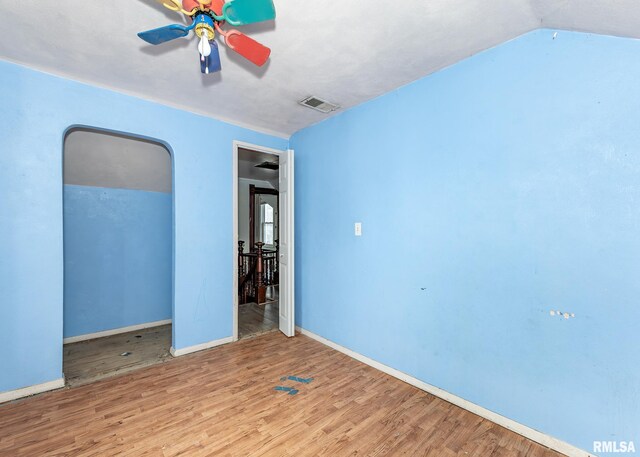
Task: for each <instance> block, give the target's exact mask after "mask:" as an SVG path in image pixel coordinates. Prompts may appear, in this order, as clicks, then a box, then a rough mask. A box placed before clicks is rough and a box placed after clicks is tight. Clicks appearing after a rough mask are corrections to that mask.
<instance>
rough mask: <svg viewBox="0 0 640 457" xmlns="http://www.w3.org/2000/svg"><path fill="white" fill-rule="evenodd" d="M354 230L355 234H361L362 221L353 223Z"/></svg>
mask: <svg viewBox="0 0 640 457" xmlns="http://www.w3.org/2000/svg"><path fill="white" fill-rule="evenodd" d="M354 232H355V235H356V236H362V222H356V223H355V225H354Z"/></svg>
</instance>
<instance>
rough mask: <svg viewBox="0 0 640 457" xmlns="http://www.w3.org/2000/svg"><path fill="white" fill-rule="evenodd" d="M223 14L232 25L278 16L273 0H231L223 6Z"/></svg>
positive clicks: (268, 19) (267, 19)
mask: <svg viewBox="0 0 640 457" xmlns="http://www.w3.org/2000/svg"><path fill="white" fill-rule="evenodd" d="M222 16H224V19H225V20H226V21H227V22H228V23H229V24H231V25H235V26H238V25H246V24H253V23H256V22H262V21H270V20H272V19H275V18H276V8H275V6H274V5H273V1H272V0H231V1H230V2H229V3H225V5H224V8H222Z"/></svg>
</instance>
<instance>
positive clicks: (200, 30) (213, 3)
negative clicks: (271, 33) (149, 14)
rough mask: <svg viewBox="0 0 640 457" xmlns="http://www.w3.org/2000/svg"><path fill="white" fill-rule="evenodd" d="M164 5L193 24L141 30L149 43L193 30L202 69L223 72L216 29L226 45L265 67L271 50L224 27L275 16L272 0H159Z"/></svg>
mask: <svg viewBox="0 0 640 457" xmlns="http://www.w3.org/2000/svg"><path fill="white" fill-rule="evenodd" d="M158 1H160V3H162V4H163V5H164V6H165V7H167V8H169V9H170V10H173V11H178V12H181V13H183V14H185V15H186V16H189V17H190V18H191V21H192V22H191V25H188V26H184V25H180V24H171V25H167V26H164V27H159V28H157V29H152V30H147V31H146V32H140V33H138V36H139V37H140V38H142V39H143V40H144V41H146V42H147V43H150V44H154V45H155V44H162V43H166V42H167V41H171V40H175V39H176V38H181V37H186V36H187V35H189V32H191V31H192V30H193V31H194V33H195V34H196V35H197V36H198V38H200V41H199V42H198V52H199V53H200V70H201V71H202V73H205V74H209V73H214V72H216V71H220V70H221V69H222V66H221V64H220V52H219V50H218V44H217V43H216V42H215V40H214V38H215V32H218V33H219V34H220V35H221V36H223V37H224V41H225V43H226V45H227V46H228V47H229V48H230V49H232V50H234V51H235V52H237V53H238V54H240V55H241V56H242V57H244V58H245V59H247V60H249V61H251V62H253V63H254V64H255V65H258V66H262V65H264V63H265V62H266V61H267V59H268V58H269V54H271V49H269V48H268V47H266V46H264V45H262V44H260V43H258V42H257V41H255V40H254V39H252V38H249V37H248V36H246V35H245V34H243V33H241V32H238V31H237V30H235V29H225V28H223V26H226V24H229V25H231V26H241V25H246V24H253V23H256V22H262V21H270V20H272V19H275V17H276V10H275V7H274V6H273V0H230V1H228V2H226V3H225V0H158Z"/></svg>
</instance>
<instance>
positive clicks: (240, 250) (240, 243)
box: [238, 241, 247, 276]
mask: <svg viewBox="0 0 640 457" xmlns="http://www.w3.org/2000/svg"><path fill="white" fill-rule="evenodd" d="M242 254H244V241H238V275H240V276H244V275H245V274H247V271H246V270H245V268H244V257H243V255H242Z"/></svg>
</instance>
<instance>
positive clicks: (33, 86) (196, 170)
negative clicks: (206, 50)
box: [0, 62, 288, 392]
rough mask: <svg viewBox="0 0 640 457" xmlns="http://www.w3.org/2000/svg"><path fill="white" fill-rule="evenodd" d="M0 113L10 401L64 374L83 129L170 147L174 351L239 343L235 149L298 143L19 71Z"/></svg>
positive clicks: (2, 298) (2, 323) (6, 67)
mask: <svg viewBox="0 0 640 457" xmlns="http://www.w3.org/2000/svg"><path fill="white" fill-rule="evenodd" d="M194 78H196V75H194ZM196 79H197V80H198V81H199V76H198V78H196ZM194 81H195V79H194ZM209 90H211V92H212V95H211V96H212V100H213V99H215V94H214V92H215V88H209ZM0 106H1V107H2V109H1V110H0V197H1V198H0V215H2V217H0V259H2V261H0V291H1V294H0V347H2V348H3V354H2V356H1V357H0V392H2V391H6V390H12V389H17V388H20V387H25V386H29V385H34V384H39V383H42V382H46V381H51V380H54V379H58V378H60V377H61V376H62V338H63V239H62V238H63V234H62V200H63V191H62V145H63V138H64V134H65V130H66V129H67V128H68V127H70V126H72V125H86V126H92V127H97V128H102V129H110V130H115V131H120V132H125V133H133V134H137V135H142V136H146V137H149V138H154V139H159V140H162V141H164V142H166V143H167V144H168V145H169V146H170V148H171V151H172V155H173V184H174V206H173V211H174V217H173V220H174V236H175V240H174V249H175V252H174V260H175V266H174V272H173V273H174V282H175V284H174V289H173V290H174V297H173V305H172V306H173V308H174V310H173V319H174V320H173V345H174V347H176V348H178V349H180V348H185V347H188V346H192V345H196V344H200V343H205V342H208V341H212V340H216V339H219V338H224V337H228V336H231V335H232V325H233V324H232V318H233V315H232V298H233V280H232V279H233V278H232V265H233V259H234V257H233V252H234V249H233V246H232V244H233V225H232V217H231V216H232V214H233V211H232V173H231V170H232V160H231V159H232V142H233V140H240V141H246V142H250V143H254V144H260V145H264V146H268V147H273V148H279V149H284V148H286V147H287V145H288V141H287V140H286V139H281V138H276V137H273V136H269V135H264V134H261V133H257V132H254V131H251V130H247V129H244V128H240V127H237V126H234V125H231V124H227V123H224V122H220V121H217V120H214V119H211V118H207V117H204V116H198V115H195V114H192V113H188V112H186V111H181V110H178V109H173V108H169V107H167V106H163V105H159V104H156V103H152V102H148V101H144V100H141V99H138V98H135V97H130V96H126V95H122V94H118V93H115V92H112V91H109V90H104V89H99V88H96V87H92V86H88V85H84V84H80V83H77V82H74V81H69V80H66V79H62V78H57V77H54V76H51V75H48V74H44V73H40V72H36V71H33V70H30V69H27V68H25V67H21V66H18V65H14V64H11V63H7V62H0ZM203 145H206V146H205V147H203Z"/></svg>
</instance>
